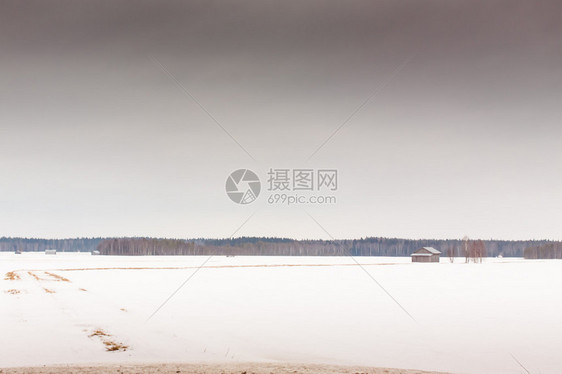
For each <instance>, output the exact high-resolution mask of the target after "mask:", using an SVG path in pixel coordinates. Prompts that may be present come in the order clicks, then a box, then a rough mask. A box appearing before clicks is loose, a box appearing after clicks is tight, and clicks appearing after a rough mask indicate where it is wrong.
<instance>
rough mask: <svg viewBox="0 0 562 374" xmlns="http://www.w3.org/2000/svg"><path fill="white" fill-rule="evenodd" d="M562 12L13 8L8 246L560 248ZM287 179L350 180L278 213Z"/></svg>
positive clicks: (545, 4)
mask: <svg viewBox="0 0 562 374" xmlns="http://www.w3.org/2000/svg"><path fill="white" fill-rule="evenodd" d="M560 14H562V3H560V2H559V1H540V2H531V1H516V0H510V1H495V0H486V1H480V0H472V1H462V0H458V1H450V0H447V1H442V0H435V1H427V0H415V1H401V0H392V1H345V2H343V1H306V2H303V1H222V2H215V1H177V2H176V1H144V2H142V1H135V2H128V1H119V2H116V1H92V2H71V1H30V2H21V1H2V2H1V3H0V236H26V237H48V238H62V237H76V236H158V237H178V238H185V237H228V236H231V235H233V234H235V235H236V236H240V235H259V236H285V237H294V238H324V239H327V238H329V237H330V236H333V237H336V238H354V237H365V236H394V237H405V238H461V237H463V236H464V235H468V236H470V237H473V238H502V239H529V238H537V239H539V238H550V239H562V232H561V231H560V226H559V222H560V212H562V174H561V173H560V169H561V164H562V146H561V142H562V140H561V139H562V125H561V123H562V122H561V119H562V22H560ZM241 168H248V169H251V170H253V171H254V172H255V173H256V174H257V175H258V176H259V178H260V179H261V182H262V189H261V193H260V196H259V197H258V199H257V200H256V201H254V202H253V203H251V204H246V205H239V204H236V203H234V202H232V201H231V200H230V199H229V198H228V196H227V195H226V193H225V182H226V179H227V177H228V175H229V174H230V173H231V172H232V171H234V170H237V169H241ZM270 168H271V169H290V170H292V169H314V170H318V169H337V171H338V182H339V184H338V189H337V191H334V192H332V191H329V193H328V191H316V192H314V193H310V194H315V195H321V196H325V195H334V196H336V198H337V202H336V203H335V204H323V205H320V204H294V205H291V206H287V205H286V204H270V203H268V197H270V196H271V195H272V194H273V193H275V191H268V190H267V189H268V183H267V179H268V175H267V172H268V170H269V169H270ZM277 192H278V191H277ZM287 193H288V194H289V195H294V194H295V192H294V191H288V192H287ZM304 195H306V194H304ZM307 196H308V195H307ZM250 217H251V218H250ZM311 217H312V218H314V220H313V219H312V218H311ZM315 221H316V222H315ZM320 226H322V227H320Z"/></svg>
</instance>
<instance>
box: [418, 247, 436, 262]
mask: <svg viewBox="0 0 562 374" xmlns="http://www.w3.org/2000/svg"><path fill="white" fill-rule="evenodd" d="M440 254H441V252H439V251H438V250H437V249H435V248H433V247H422V248H420V249H418V250H417V251H415V252H414V253H412V262H439V255H440Z"/></svg>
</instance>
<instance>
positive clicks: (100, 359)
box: [0, 252, 562, 374]
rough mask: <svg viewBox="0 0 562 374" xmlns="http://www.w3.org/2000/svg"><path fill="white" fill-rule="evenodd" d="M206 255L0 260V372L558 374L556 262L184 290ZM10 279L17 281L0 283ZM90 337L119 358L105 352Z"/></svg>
mask: <svg viewBox="0 0 562 374" xmlns="http://www.w3.org/2000/svg"><path fill="white" fill-rule="evenodd" d="M207 258H208V257H204V256H181V257H180V256H157V257H155V256H146V257H124V256H123V257H121V256H91V255H90V254H84V253H82V254H78V253H60V252H59V253H57V255H56V256H46V255H45V254H44V253H24V254H22V255H15V254H13V253H0V276H1V278H0V347H1V348H0V367H11V366H36V365H46V364H79V363H129V362H192V361H197V362H201V361H213V362H215V361H230V360H232V361H284V362H304V363H328V364H342V365H347V364H349V365H368V366H380V367H398V368H410V369H420V370H439V371H448V372H454V373H493V374H502V373H514V374H515V373H521V372H526V371H525V370H524V369H523V368H522V367H521V366H520V364H521V365H523V366H524V367H525V369H526V370H528V371H529V372H531V373H542V374H548V373H556V374H559V373H561V372H562V356H561V355H560V354H559V352H560V345H561V343H562V318H561V316H562V292H561V291H562V261H557V260H523V259H513V258H502V259H485V262H484V263H483V264H465V263H464V259H460V258H457V259H456V260H455V262H454V263H450V262H449V260H448V259H445V258H442V259H441V263H434V264H432V263H428V264H424V263H411V262H410V261H411V259H410V258H409V257H408V258H390V257H357V258H356V260H357V261H359V262H360V263H361V264H362V265H363V266H362V267H360V266H357V265H356V264H355V262H354V260H353V259H352V258H349V257H244V256H242V257H224V256H216V257H212V258H211V259H210V260H209V261H208V262H207V263H206V265H205V267H203V268H201V269H200V270H198V271H197V272H196V274H195V275H193V277H192V278H191V279H189V280H188V278H189V277H190V276H191V275H192V274H193V273H194V271H196V270H197V268H198V267H199V266H200V265H201V264H202V263H203V262H204V261H205V260H206V259H207ZM262 265H266V266H262ZM292 265H296V266H292ZM317 265H321V266H317ZM10 271H16V274H18V275H19V276H20V277H21V279H20V280H6V279H4V278H5V274H6V273H7V272H10ZM28 272H31V274H35V275H36V276H38V277H39V280H37V279H35V277H33V276H32V275H31V274H29V273H28ZM45 272H50V273H53V274H56V275H59V276H62V277H64V278H67V279H68V280H69V281H70V282H65V281H57V280H56V278H54V277H53V276H50V275H48V274H46V273H45ZM367 272H368V274H367ZM371 277H372V278H371ZM186 280H187V283H185V285H184V286H183V287H182V288H181V289H180V290H179V291H178V292H177V293H176V294H175V295H174V296H173V297H171V298H170V300H169V301H168V302H167V303H166V304H165V305H164V306H163V307H162V308H161V309H160V310H159V311H158V312H157V313H156V314H155V315H154V316H153V317H152V318H150V319H149V317H150V315H151V314H152V313H153V312H154V311H155V310H156V309H157V308H158V307H159V306H160V305H161V304H162V303H164V301H165V300H166V299H167V298H168V297H169V296H170V295H171V294H172V293H173V292H174V291H175V290H176V289H177V288H178V287H179V286H180V285H181V284H182V283H183V282H185V281H186ZM377 282H378V284H377ZM379 284H380V285H382V286H383V287H384V289H385V290H386V291H387V292H388V293H389V294H390V295H391V296H389V295H388V294H387V293H386V292H385V291H384V290H383V289H382V288H381V287H380V286H379ZM45 289H48V290H50V291H52V293H48V292H46V291H45ZM9 290H17V291H19V293H14V291H11V292H12V293H9V292H8V291H9ZM393 298H394V299H395V300H396V302H395V301H394V300H393ZM397 303H399V304H400V305H401V306H402V307H403V308H404V309H405V310H406V311H407V312H408V313H409V314H411V316H412V317H413V318H411V317H410V316H409V315H408V314H407V313H406V312H405V311H404V310H402V309H401V307H400V306H399V305H398V304H397ZM95 329H103V331H105V332H107V333H108V334H110V335H111V339H112V340H114V341H116V342H119V343H123V344H125V345H128V346H129V349H128V350H127V351H124V352H107V351H106V350H105V347H104V345H103V344H102V342H101V339H100V338H99V337H96V336H94V337H89V335H90V334H91V333H92V332H93V331H94V330H95ZM517 361H519V363H518V362H517Z"/></svg>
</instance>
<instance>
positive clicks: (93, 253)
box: [92, 250, 101, 256]
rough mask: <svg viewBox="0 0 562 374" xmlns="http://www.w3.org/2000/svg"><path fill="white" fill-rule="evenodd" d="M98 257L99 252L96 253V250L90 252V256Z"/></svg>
mask: <svg viewBox="0 0 562 374" xmlns="http://www.w3.org/2000/svg"><path fill="white" fill-rule="evenodd" d="M99 255H101V253H100V251H96V250H94V251H92V256H99Z"/></svg>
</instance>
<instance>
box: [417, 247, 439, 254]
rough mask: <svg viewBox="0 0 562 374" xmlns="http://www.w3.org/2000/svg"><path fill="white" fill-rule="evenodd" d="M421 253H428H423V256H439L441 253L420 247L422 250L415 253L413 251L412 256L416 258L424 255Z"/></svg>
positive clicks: (430, 248) (433, 249)
mask: <svg viewBox="0 0 562 374" xmlns="http://www.w3.org/2000/svg"><path fill="white" fill-rule="evenodd" d="M422 251H427V252H429V253H425V255H440V254H441V252H439V251H438V250H437V249H435V248H433V247H422V248H420V249H418V250H417V251H415V252H414V253H413V254H412V256H413V255H416V256H420V255H424V253H423V252H422ZM419 252H421V253H419Z"/></svg>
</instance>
